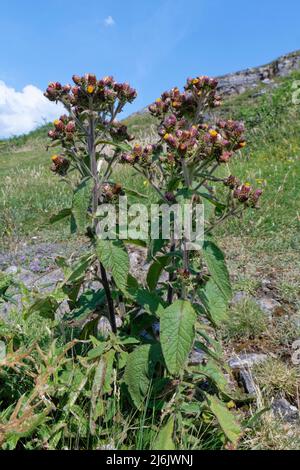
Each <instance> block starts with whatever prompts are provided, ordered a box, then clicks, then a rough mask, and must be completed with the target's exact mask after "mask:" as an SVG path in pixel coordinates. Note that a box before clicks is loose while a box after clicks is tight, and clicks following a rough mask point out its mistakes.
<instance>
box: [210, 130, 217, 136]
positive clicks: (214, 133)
mask: <svg viewBox="0 0 300 470" xmlns="http://www.w3.org/2000/svg"><path fill="white" fill-rule="evenodd" d="M209 133H210V135H211V136H212V137H217V135H218V133H217V131H216V130H215V129H210V130H209Z"/></svg>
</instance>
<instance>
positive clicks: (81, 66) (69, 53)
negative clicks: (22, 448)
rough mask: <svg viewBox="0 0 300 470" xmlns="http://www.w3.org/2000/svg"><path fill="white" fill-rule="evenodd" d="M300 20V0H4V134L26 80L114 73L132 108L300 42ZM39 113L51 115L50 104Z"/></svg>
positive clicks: (0, 11) (0, 27)
mask: <svg viewBox="0 0 300 470" xmlns="http://www.w3.org/2000/svg"><path fill="white" fill-rule="evenodd" d="M299 20H300V2H299V0H286V1H284V2H282V1H280V0H259V1H258V0H251V1H250V0H249V1H237V0H227V1H224V0H214V1H210V0H149V1H148V0H146V1H142V0H140V1H138V0H127V1H120V0H115V1H114V2H109V1H102V0H84V1H82V0H71V1H67V0H24V1H20V0H9V1H7V2H4V1H1V5H0V58H1V60H0V84H2V87H1V86H0V136H1V134H2V136H3V135H6V136H7V135H8V134H9V132H11V129H13V124H12V125H11V126H10V127H9V128H8V127H7V128H6V130H3V129H4V125H5V123H4V124H3V116H4V117H5V116H6V114H5V107H8V108H9V107H10V102H9V100H10V99H12V98H11V95H12V92H13V91H14V92H23V89H24V87H26V86H28V85H32V86H33V87H37V88H38V89H41V90H44V89H45V87H46V86H47V83H48V82H49V81H51V80H59V81H62V82H64V83H66V82H69V81H70V79H71V76H72V74H73V73H78V74H83V73H85V72H91V73H96V74H97V75H99V76H102V75H114V76H115V78H116V79H117V80H120V81H129V82H130V83H131V84H132V86H134V87H135V88H137V90H138V95H139V96H138V99H137V100H136V102H135V103H134V104H133V105H131V106H130V108H128V109H127V113H130V112H133V111H136V110H138V109H140V108H141V107H143V106H145V105H147V104H149V103H150V102H152V101H153V100H154V99H155V98H156V97H157V96H159V95H160V93H161V92H162V91H164V90H165V89H168V88H170V87H172V86H174V85H182V84H183V83H184V81H185V78H186V77H187V76H193V75H199V74H201V75H202V74H206V75H212V76H214V75H221V74H224V73H227V72H231V71H235V70H240V69H243V68H246V67H249V66H254V65H260V64H263V63H265V62H268V61H270V60H272V59H274V58H276V57H277V56H279V55H281V54H284V53H287V52H290V51H292V50H295V49H298V48H300V28H299ZM6 88H8V89H9V90H10V91H9V92H8V93H6V97H5V98H4V93H5V91H3V90H5V89H6ZM12 89H13V90H12ZM27 91H29V92H30V90H27ZM31 91H32V90H31ZM8 95H9V96H8ZM21 95H23V93H19V94H17V102H19V101H18V100H21V99H23V98H22V96H21ZM29 96H30V93H29V94H28V96H27V99H29ZM15 108H16V105H15V107H14V111H12V112H15ZM25 109H27V108H25ZM47 109H48V108H47ZM8 111H9V112H10V111H11V110H10V109H8ZM25 112H26V111H25ZM41 112H44V113H45V118H52V112H54V110H53V109H51V111H49V113H48V111H46V108H43V107H42V108H41ZM47 113H48V114H47ZM1 115H2V119H1ZM34 119H38V113H37V115H36V116H34ZM28 126H30V123H29V121H28ZM26 129H27V128H26ZM15 132H16V133H18V129H17V131H15Z"/></svg>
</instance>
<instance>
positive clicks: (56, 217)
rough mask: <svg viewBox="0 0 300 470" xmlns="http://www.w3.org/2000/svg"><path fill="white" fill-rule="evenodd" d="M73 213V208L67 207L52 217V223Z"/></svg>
mask: <svg viewBox="0 0 300 470" xmlns="http://www.w3.org/2000/svg"><path fill="white" fill-rule="evenodd" d="M71 214H72V209H70V208H66V209H62V210H61V211H59V212H58V214H55V215H52V216H51V217H50V220H49V222H50V224H55V223H56V222H59V221H60V220H63V219H65V218H66V217H70V215H71Z"/></svg>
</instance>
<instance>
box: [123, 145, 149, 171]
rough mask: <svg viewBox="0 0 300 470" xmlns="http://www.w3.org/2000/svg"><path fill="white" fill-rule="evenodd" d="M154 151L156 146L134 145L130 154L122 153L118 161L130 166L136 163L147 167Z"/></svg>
mask: <svg viewBox="0 0 300 470" xmlns="http://www.w3.org/2000/svg"><path fill="white" fill-rule="evenodd" d="M156 150H157V147H156V145H151V144H149V145H146V146H145V147H143V146H142V145H140V144H135V145H134V147H133V148H132V151H131V152H128V153H122V155H121V157H120V160H121V163H129V164H130V165H134V164H136V163H138V164H139V165H142V166H145V165H146V166H147V165H149V164H151V163H152V156H153V154H154V152H155V151H156Z"/></svg>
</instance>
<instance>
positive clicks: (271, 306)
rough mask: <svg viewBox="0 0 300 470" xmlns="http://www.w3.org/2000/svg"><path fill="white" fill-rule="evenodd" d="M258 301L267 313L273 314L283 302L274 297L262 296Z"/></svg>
mask: <svg viewBox="0 0 300 470" xmlns="http://www.w3.org/2000/svg"><path fill="white" fill-rule="evenodd" d="M256 303H257V305H258V306H259V307H260V308H261V310H262V311H263V312H265V313H266V314H267V315H272V314H274V313H276V310H278V309H281V304H280V303H279V302H277V300H275V299H273V298H272V297H261V298H260V299H257V300H256Z"/></svg>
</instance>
